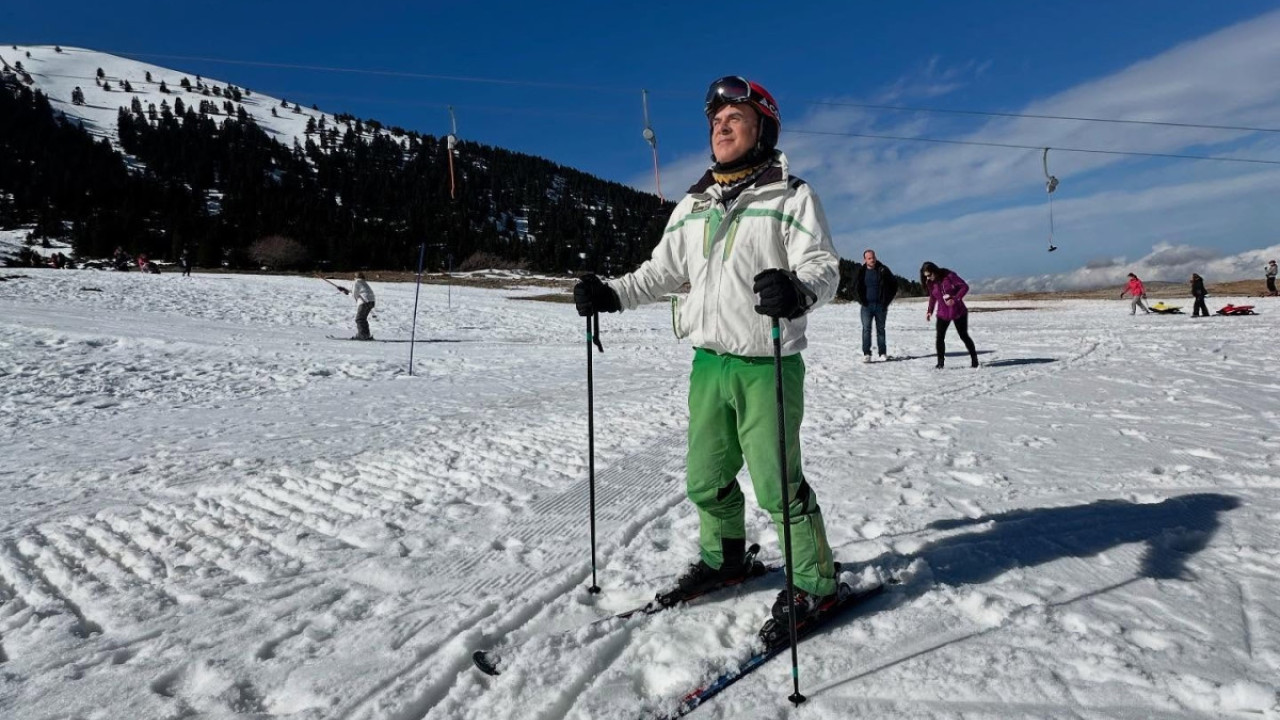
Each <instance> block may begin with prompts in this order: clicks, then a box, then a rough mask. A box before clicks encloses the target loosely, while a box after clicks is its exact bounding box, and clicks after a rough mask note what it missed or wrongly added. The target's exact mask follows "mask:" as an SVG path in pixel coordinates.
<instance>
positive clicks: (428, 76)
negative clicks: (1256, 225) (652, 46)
mask: <svg viewBox="0 0 1280 720" xmlns="http://www.w3.org/2000/svg"><path fill="white" fill-rule="evenodd" d="M104 52H108V53H110V54H112V55H119V56H121V57H132V58H148V57H149V58H164V59H173V60H191V61H195V62H210V63H222V64H227V65H248V66H256V67H269V68H281V69H287V70H308V71H314V72H332V73H350V74H357V75H380V76H386V77H402V78H415V79H420V80H444V81H450V82H465V83H479V84H488V85H509V86H526V87H539V88H557V89H562V90H586V91H591V92H603V93H618V92H631V91H632V90H631V89H628V88H626V87H622V86H619V85H611V86H602V85H581V84H574V83H557V82H548V81H540V80H512V79H504V78H488V77H475V76H466V75H444V74H435V73H419V72H409V71H403V70H376V69H368V68H352V67H340V66H329V65H308V64H305V63H280V62H266V61H261V60H237V59H232V58H218V57H208V56H193V55H172V54H163V53H140V52H120V51H104ZM660 94H662V95H664V96H666V95H670V96H677V95H678V96H686V95H687V93H675V92H662V93H660ZM799 102H801V103H804V104H808V105H830V106H841V107H854V108H864V109H868V110H890V111H894V112H918V113H939V114H949V115H976V116H982V117H1002V118H1023V119H1031V120H1065V121H1072V122H1100V123H1114V124H1122V125H1153V126H1160V127H1178V128H1198V129H1205V130H1230V131H1236V132H1265V133H1280V128H1270V127H1253V126H1248V125H1217V124H1212V123H1190V122H1175V121H1167V120H1132V119H1122V118H1099V117H1089V116H1080V115H1048V114H1037V113H1015V112H999V111H994V110H964V109H956V108H935V107H913V106H906V105H878V104H873V103H854V102H838V101H832V100H801V101H799Z"/></svg>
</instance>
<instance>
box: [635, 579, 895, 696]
mask: <svg viewBox="0 0 1280 720" xmlns="http://www.w3.org/2000/svg"><path fill="white" fill-rule="evenodd" d="M884 587H885V586H884V584H883V583H882V584H879V585H876V586H874V587H870V588H867V589H864V590H858V591H850V592H849V594H848V595H845V596H844V597H842V598H841V599H840V600H839V601H838V602H836V604H835V605H832V606H831V607H830V608H829V609H827V610H826V612H823V613H822V614H821V615H819V616H817V617H815V618H813V619H812V620H811V621H809V622H806V623H803V624H802V625H799V626H797V627H796V639H797V640H803V639H805V638H806V637H808V636H809V635H812V634H813V633H814V632H815V631H817V630H820V629H821V628H822V627H823V626H825V625H826V624H827V623H829V622H831V621H832V620H834V619H836V618H838V617H840V616H841V615H843V614H844V613H846V612H847V611H849V610H850V609H852V608H854V607H856V606H857V605H859V604H861V603H862V602H863V601H865V600H868V599H870V598H873V597H875V596H877V595H879V594H880V593H881V592H883V591H884ZM790 643H791V638H790V633H788V632H780V633H778V634H777V636H776V639H775V640H774V641H773V642H772V643H769V644H767V645H765V648H764V649H763V650H760V651H759V652H756V653H755V654H753V655H752V656H751V657H749V658H747V659H746V660H744V661H742V662H741V663H739V664H738V665H737V666H736V667H733V668H731V669H729V670H727V671H725V672H724V673H722V674H721V675H720V676H719V677H717V678H716V679H714V680H712V681H711V682H709V683H707V684H706V685H703V686H702V687H700V688H698V689H697V690H694V691H693V692H690V693H689V694H687V695H685V696H684V698H682V699H681V701H680V705H679V707H677V708H676V709H675V711H674V712H672V713H670V714H666V715H657V716H656V720H675V718H681V717H684V716H685V715H688V714H689V713H691V712H693V711H694V709H696V708H697V707H698V706H700V705H702V704H703V703H705V702H706V701H708V700H710V699H711V698H713V697H715V696H716V695H718V694H720V691H722V690H724V689H725V688H727V687H729V686H730V685H732V684H734V683H736V682H738V681H739V680H741V679H742V678H744V677H746V676H747V675H749V674H750V673H751V672H753V671H754V670H756V669H757V668H759V667H760V666H761V665H764V664H765V663H767V662H769V661H770V660H772V659H773V658H774V656H776V655H778V654H780V653H782V652H784V651H785V650H787V649H788V648H789V647H791V644H790Z"/></svg>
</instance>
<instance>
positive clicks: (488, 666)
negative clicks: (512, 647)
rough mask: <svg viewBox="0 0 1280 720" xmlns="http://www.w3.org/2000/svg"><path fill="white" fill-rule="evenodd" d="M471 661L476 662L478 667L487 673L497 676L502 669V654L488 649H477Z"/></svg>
mask: <svg viewBox="0 0 1280 720" xmlns="http://www.w3.org/2000/svg"><path fill="white" fill-rule="evenodd" d="M471 662H473V663H475V664H476V669H477V670H479V671H480V672H482V673H484V674H485V675H490V676H497V675H501V674H502V671H501V670H499V669H498V666H499V665H501V664H502V656H500V655H497V654H495V653H491V652H488V651H486V650H477V651H475V652H474V653H472V654H471Z"/></svg>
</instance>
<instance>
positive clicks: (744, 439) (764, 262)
mask: <svg viewBox="0 0 1280 720" xmlns="http://www.w3.org/2000/svg"><path fill="white" fill-rule="evenodd" d="M705 113H706V117H707V120H708V123H709V128H710V141H711V157H712V160H713V161H714V164H713V165H712V166H711V168H710V169H709V170H708V171H707V172H706V173H705V174H704V175H703V176H702V178H701V179H700V180H699V181H698V182H696V183H695V184H694V185H693V186H692V187H691V188H689V190H688V193H687V194H686V195H685V197H684V198H683V199H682V200H681V201H680V203H679V204H678V205H677V206H676V209H675V211H674V212H673V213H672V215H671V220H670V222H669V223H668V224H667V228H666V230H665V232H664V233H663V235H662V239H661V240H660V241H659V243H658V245H657V247H655V248H654V250H653V254H652V256H651V257H650V259H649V260H647V261H646V262H645V263H644V264H643V265H641V266H640V267H639V268H638V269H637V270H635V271H634V272H632V273H630V274H628V275H625V276H623V277H620V278H617V279H614V280H610V281H608V282H604V281H602V280H601V279H600V278H598V277H596V276H595V275H586V276H584V277H583V278H582V279H581V280H580V281H579V282H578V284H577V285H576V286H575V287H574V301H575V304H576V305H577V310H578V314H579V315H582V316H590V315H592V314H594V313H597V312H618V311H620V310H623V309H628V310H629V309H633V308H635V307H636V306H638V305H640V304H641V303H645V302H653V301H657V300H660V299H661V298H662V297H663V296H665V295H666V294H668V293H671V292H673V291H675V290H676V289H678V288H679V287H680V286H681V285H683V284H684V283H686V282H687V283H689V294H688V296H687V297H686V298H685V299H684V301H683V303H682V304H681V306H678V307H677V310H676V312H675V313H674V314H673V318H674V322H675V324H676V332H677V334H678V335H679V336H681V337H688V338H689V339H690V340H691V342H692V344H693V346H694V357H693V370H692V373H691V375H690V379H689V436H688V437H689V440H688V452H687V457H686V470H687V487H686V490H687V493H688V496H689V499H690V501H692V502H693V504H694V505H695V506H696V507H697V508H698V516H699V521H700V531H699V545H700V558H699V560H698V561H697V562H696V563H694V564H693V565H691V566H690V567H689V568H688V570H686V571H685V572H684V574H682V575H681V576H680V578H679V580H678V581H677V587H676V589H675V590H674V591H672V593H671V594H670V595H668V597H674V598H676V599H677V600H678V599H679V598H681V597H686V596H689V595H692V594H697V593H699V592H701V591H704V590H706V589H708V588H714V587H717V586H719V585H722V584H725V583H732V582H736V581H738V580H741V579H742V578H745V577H747V576H749V575H751V574H752V573H753V572H754V571H755V568H754V567H753V563H752V562H749V561H748V559H747V558H746V557H745V556H744V552H745V547H746V544H747V543H746V527H745V517H744V513H745V507H744V506H745V500H744V496H743V494H742V491H741V489H740V488H739V487H738V484H737V480H736V477H737V474H738V471H739V470H740V469H741V468H742V464H743V461H744V460H745V461H746V464H747V468H748V470H749V472H750V475H751V481H752V485H753V486H754V488H755V493H756V498H757V500H758V502H759V504H760V506H761V507H762V508H764V509H765V510H766V511H768V512H769V514H770V516H771V517H772V518H773V522H774V526H775V529H776V530H777V531H778V537H779V539H780V541H781V538H783V528H782V518H783V508H782V481H781V478H780V462H779V449H778V435H777V432H778V428H777V416H778V407H777V397H776V387H775V375H774V362H773V357H772V355H773V341H772V338H771V334H770V318H780V319H781V323H780V325H781V341H782V355H783V357H782V375H783V388H784V398H785V408H784V410H785V418H786V422H785V425H786V428H785V434H786V447H787V457H786V463H787V479H788V489H787V497H788V498H790V507H789V515H790V519H791V544H792V563H793V571H794V578H795V587H796V592H795V595H794V597H795V605H794V607H792V606H789V605H788V602H787V592H786V591H785V590H784V591H783V592H781V593H779V595H778V599H777V601H776V602H775V603H774V605H773V609H772V615H773V618H774V619H775V620H776V622H777V623H779V624H781V625H782V626H783V627H785V626H786V623H787V622H789V617H790V614H791V613H792V611H793V610H794V614H795V619H796V622H797V623H799V622H803V621H804V620H805V619H806V618H807V617H810V616H812V615H815V614H817V613H819V612H821V611H822V610H823V609H824V608H826V607H828V606H829V605H830V604H831V603H833V602H834V601H835V598H836V590H837V583H836V577H835V567H834V563H833V561H832V557H831V548H830V546H829V545H828V543H827V536H826V530H825V528H824V526H823V521H822V512H821V510H820V509H819V507H818V498H817V495H816V494H815V493H814V491H813V488H812V487H811V486H810V485H809V483H808V482H807V481H806V479H805V477H804V473H803V472H802V471H801V460H800V424H801V420H802V417H803V415H804V373H805V369H804V362H803V360H802V359H801V356H800V352H801V351H802V350H804V349H805V347H806V344H807V340H806V338H805V326H806V318H805V316H806V314H807V313H809V312H811V311H813V310H814V309H815V308H817V307H819V306H821V305H822V304H824V303H826V302H827V301H829V300H830V299H831V298H832V297H833V296H834V295H835V292H836V287H837V285H838V283H839V276H840V273H839V258H838V256H837V255H836V252H835V249H834V247H833V245H832V241H831V233H830V231H829V230H828V229H827V220H826V216H825V214H824V213H823V210H822V206H821V204H820V203H819V201H818V196H817V195H816V194H815V193H814V192H813V190H812V189H811V188H810V187H809V186H808V185H807V184H805V182H804V181H803V180H801V179H799V178H797V177H794V176H792V175H791V174H790V172H789V171H788V164H787V158H786V156H785V155H783V154H782V153H781V152H780V151H778V150H776V149H775V146H776V143H777V140H778V133H779V131H780V130H781V119H780V115H779V112H778V106H777V104H776V103H775V102H774V99H773V97H772V95H770V94H769V92H768V91H767V90H765V89H764V88H763V87H762V86H760V85H759V84H757V83H754V82H750V81H748V80H746V79H744V78H741V77H734V76H730V77H724V78H721V79H719V80H717V81H715V82H714V83H712V84H711V86H710V88H709V89H708V91H707V96H706V104H705ZM766 627H769V624H768V623H767V624H766Z"/></svg>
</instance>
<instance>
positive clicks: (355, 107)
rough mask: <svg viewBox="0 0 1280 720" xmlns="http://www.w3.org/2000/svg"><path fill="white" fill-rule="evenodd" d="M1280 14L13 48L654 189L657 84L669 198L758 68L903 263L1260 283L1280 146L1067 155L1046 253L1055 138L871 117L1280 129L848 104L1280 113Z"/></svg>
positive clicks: (692, 15)
mask: <svg viewBox="0 0 1280 720" xmlns="http://www.w3.org/2000/svg"><path fill="white" fill-rule="evenodd" d="M1275 8H1276V6H1275V4H1274V3H1271V2H1262V1H1261V0H1235V1H1234V2H1230V3H1222V2H1217V3H1199V2H1184V3H1169V2H1167V1H1165V2H1145V1H1132V2H1077V3H1013V2H1000V3H997V2H990V1H979V2H963V3H959V2H954V1H953V2H923V1H921V2H907V3H877V4H871V3H808V4H804V3H776V2H775V3H759V2H745V3H742V2H740V3H702V4H689V3H661V2H650V3H635V4H629V3H598V2H597V3H584V2H561V3H545V4H544V3H483V2H471V3H420V2H419V3H402V2H368V3H332V2H325V1H318V2H312V3H306V4H302V3H260V2H255V3H249V2H239V1H231V2H219V3H208V2H188V3H181V4H178V3H136V4H123V5H122V4H106V5H103V4H100V3H89V2H81V1H80V0H64V2H60V3H5V7H3V8H0V28H3V29H4V32H3V33H0V35H2V37H0V41H3V42H5V43H21V44H42V43H47V44H52V43H59V44H63V45H72V46H79V47H86V48H90V49H94V50H100V51H106V52H114V53H116V54H121V55H127V56H130V57H135V58H137V59H140V60H146V61H148V62H152V63H155V64H158V65H163V66H167V67H171V68H174V69H175V70H181V71H184V72H190V73H199V74H202V75H205V76H208V77H213V78H218V79H221V80H224V81H228V82H233V83H236V84H238V85H242V86H247V87H249V88H251V89H254V90H257V91H260V92H265V93H269V94H271V95H276V96H280V97H285V98H288V99H289V100H291V101H297V102H301V103H303V104H304V105H311V104H317V105H318V106H319V107H320V108H321V109H323V110H326V111H330V112H351V113H354V114H356V115H357V116H361V117H367V118H376V119H378V120H381V121H383V122H384V123H388V124H393V125H400V126H403V127H406V128H410V129H415V130H419V131H422V132H427V133H433V134H443V133H445V132H447V131H448V123H449V117H448V113H447V111H446V109H445V106H447V105H453V106H454V107H455V109H456V112H457V117H458V123H459V128H458V129H459V135H460V136H462V137H463V138H464V139H469V140H475V141H479V142H484V143H488V144H493V145H499V146H502V147H506V148H509V149H512V150H516V151H520V152H526V153H530V154H533V155H538V156H542V157H546V158H548V159H550V160H553V161H555V162H558V163H562V164H564V165H568V166H571V167H575V168H579V169H582V170H585V171H587V172H590V173H593V174H595V175H598V176H601V177H605V178H608V179H613V180H618V181H621V182H626V183H629V184H633V185H635V186H637V187H640V188H642V189H646V190H652V189H653V177H652V170H651V156H650V153H649V148H648V146H647V145H646V144H645V143H644V141H643V140H642V139H641V137H640V131H641V129H642V125H643V123H642V115H641V97H640V91H641V89H642V88H643V89H648V90H649V91H650V93H651V94H650V115H651V119H652V122H653V127H654V129H655V130H656V132H657V134H658V139H659V150H660V159H661V163H662V169H663V177H662V180H663V189H664V190H665V191H666V194H667V195H668V196H673V195H678V194H679V191H680V190H682V189H683V188H684V187H687V185H688V184H689V183H690V182H692V181H693V180H694V179H696V176H697V175H698V174H699V172H700V171H701V169H702V168H703V167H704V166H705V164H706V152H707V151H706V130H705V123H704V120H703V118H702V115H701V99H702V94H703V92H704V89H705V87H706V84H707V82H708V81H709V80H711V79H713V78H715V77H718V76H720V75H724V74H729V73H734V74H743V75H746V76H748V77H751V78H752V79H756V80H758V81H760V82H762V83H763V84H765V85H766V86H767V87H768V88H770V90H771V91H772V92H773V93H774V95H775V96H776V97H777V99H778V101H779V104H780V107H781V110H782V115H783V124H784V131H783V137H782V141H781V143H780V147H782V149H783V150H784V151H786V152H787V154H788V156H789V158H790V160H791V162H792V165H793V166H794V169H795V170H796V171H797V172H798V173H799V174H800V175H802V176H803V177H805V178H806V179H808V180H809V181H810V183H811V184H812V185H813V186H814V187H815V188H816V189H817V190H818V192H819V194H820V195H821V196H822V198H823V200H824V203H825V205H826V208H827V212H828V215H829V216H830V219H831V225H832V230H833V233H834V235H835V236H836V241H837V247H838V248H839V249H840V251H841V253H842V254H843V255H845V256H847V257H855V256H857V255H858V254H860V252H861V250H862V249H863V248H864V247H866V246H874V247H876V248H877V250H879V252H880V255H881V257H882V258H883V259H884V260H885V261H886V262H888V263H889V264H890V265H891V266H892V267H894V269H895V270H897V271H898V272H899V273H900V274H908V275H910V274H913V273H914V270H915V269H916V268H918V267H919V264H920V262H921V261H923V260H925V259H931V260H934V261H935V262H938V263H940V264H946V265H948V266H951V267H954V268H956V269H957V270H959V271H960V272H961V274H964V275H966V276H968V277H970V278H971V279H975V278H1001V279H1000V280H997V281H994V284H995V285H997V286H1000V287H1008V288H1016V287H1040V286H1058V287H1066V286H1071V285H1089V284H1099V283H1105V282H1110V281H1111V279H1112V276H1113V275H1115V274H1118V275H1119V277H1123V275H1124V273H1125V272H1128V271H1129V270H1131V269H1135V268H1136V269H1140V270H1141V271H1142V272H1145V273H1146V276H1148V277H1156V278H1160V277H1163V276H1165V275H1166V274H1167V275H1169V277H1168V279H1183V278H1181V277H1179V276H1180V275H1181V274H1182V273H1184V272H1185V271H1186V270H1187V269H1188V268H1191V267H1196V268H1210V271H1209V272H1203V271H1202V272H1201V274H1204V275H1205V276H1206V278H1208V279H1210V281H1211V282H1212V281H1213V279H1214V277H1213V274H1214V273H1217V274H1218V276H1220V277H1221V278H1222V279H1226V276H1227V275H1232V274H1236V275H1241V274H1242V275H1243V276H1249V277H1251V276H1254V275H1260V271H1258V272H1255V271H1254V267H1255V264H1256V261H1257V260H1258V259H1259V258H1261V257H1262V256H1263V255H1265V254H1266V253H1271V252H1273V251H1272V250H1271V249H1270V248H1271V247H1272V246H1275V245H1277V244H1278V243H1280V237H1277V235H1278V233H1277V232H1276V231H1275V229H1274V228H1276V227H1277V225H1280V204H1277V203H1276V202H1275V201H1274V198H1275V197H1276V191H1277V190H1280V166H1267V165H1243V164H1227V163H1211V162H1193V161H1185V160H1180V161H1174V160H1160V159H1138V158H1125V157H1121V156H1099V155H1087V154H1079V153H1068V152H1065V151H1056V152H1055V151H1051V152H1050V165H1051V170H1052V171H1053V172H1054V174H1055V175H1057V176H1058V177H1059V178H1060V180H1061V185H1060V186H1059V189H1058V191H1057V192H1056V193H1055V195H1054V219H1055V231H1056V232H1055V241H1056V242H1057V244H1058V245H1059V246H1060V250H1059V251H1058V252H1055V253H1053V254H1048V253H1046V252H1045V245H1046V244H1047V238H1048V211H1047V207H1046V203H1045V193H1044V186H1043V180H1044V178H1043V174H1042V171H1041V167H1040V153H1039V152H1037V151H1033V150H1010V149H1001V148H985V147H974V146H957V145H937V144H929V143H921V142H901V141H888V140H871V139H862V138H856V137H851V134H853V133H858V134H868V133H870V134H882V135H896V136H912V137H914V136H925V137H933V138H942V139H953V140H976V141H982V142H1006V143H1014V144H1025V145H1031V146H1037V147H1042V146H1050V147H1054V146H1057V147H1063V148H1066V147H1078V148H1099V149H1120V150H1138V151H1144V152H1156V153H1176V154H1195V155H1237V156H1240V157H1255V158H1266V159H1277V160H1280V134H1275V133H1243V132H1223V131H1196V130H1179V129H1170V128H1154V127H1150V126H1117V125H1108V124H1101V123H1076V122H1065V121H1045V120H1034V121H1033V120H1002V119H993V118H981V117H966V116H956V115H944V114H934V113H904V112H893V111H872V110H867V109H862V108H856V107H852V106H850V105H848V103H857V104H868V103H869V104H889V105H909V106H927V107H936V108H956V109H966V110H990V111H1000V112H1031V113H1042V114H1060V115H1079V116H1092V117H1113V118H1127V119H1156V120H1164V121H1180V122H1196V123H1209V124H1232V125H1253V126H1266V127H1276V126H1280V80H1275V79H1271V78H1270V77H1269V76H1278V77H1280V49H1274V48H1280V42H1277V40H1280V11H1277V10H1276V9H1275ZM197 58H201V59H197ZM273 63H274V64H280V65H306V66H324V67H328V68H343V69H347V70H376V71H389V72H393V73H402V74H404V76H387V75H375V74H365V73H356V72H341V71H334V70H329V71H320V70H304V69H299V68H287V67H272V66H270V64H273ZM423 76H433V77H423ZM462 78H469V80H467V79H462ZM824 133H831V134H824ZM1268 257H1269V255H1268ZM1215 263H1216V264H1215Z"/></svg>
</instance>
